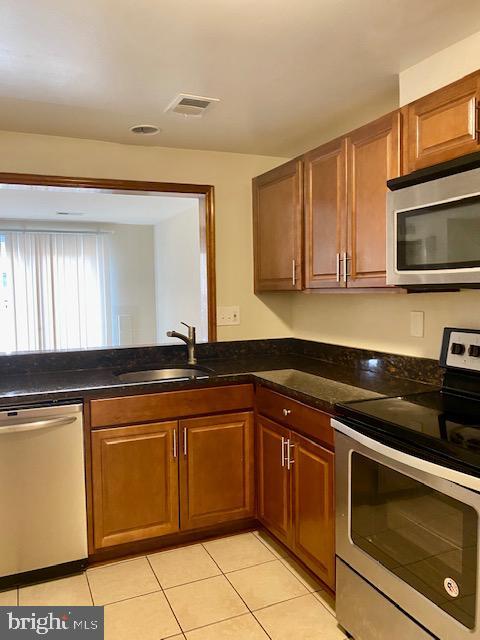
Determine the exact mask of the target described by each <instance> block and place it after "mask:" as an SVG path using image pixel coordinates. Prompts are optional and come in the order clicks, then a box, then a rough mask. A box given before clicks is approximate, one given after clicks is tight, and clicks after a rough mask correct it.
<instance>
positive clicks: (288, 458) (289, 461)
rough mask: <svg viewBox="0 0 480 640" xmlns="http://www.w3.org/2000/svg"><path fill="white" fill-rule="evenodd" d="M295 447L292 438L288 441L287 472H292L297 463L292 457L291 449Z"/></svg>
mask: <svg viewBox="0 0 480 640" xmlns="http://www.w3.org/2000/svg"><path fill="white" fill-rule="evenodd" d="M294 447H295V445H294V444H290V438H289V439H288V440H287V470H288V471H290V467H291V466H292V464H293V463H294V462H295V460H293V459H292V458H291V457H290V449H293V448H294Z"/></svg>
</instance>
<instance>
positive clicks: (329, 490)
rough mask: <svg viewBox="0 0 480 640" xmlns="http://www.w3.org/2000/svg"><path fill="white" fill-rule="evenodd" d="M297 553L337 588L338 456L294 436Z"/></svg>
mask: <svg viewBox="0 0 480 640" xmlns="http://www.w3.org/2000/svg"><path fill="white" fill-rule="evenodd" d="M292 442H293V448H291V454H290V455H291V458H293V461H294V462H293V464H292V465H291V466H292V467H293V522H294V535H293V550H294V552H295V553H296V554H297V556H298V557H299V558H300V559H301V560H302V561H303V562H304V563H305V564H306V565H307V566H308V567H310V569H311V570H312V571H313V572H314V573H316V574H317V575H318V576H319V577H320V578H321V579H322V580H323V581H324V582H325V583H326V584H328V585H329V586H330V587H332V589H334V588H335V529H334V517H335V511H334V485H333V483H334V454H333V453H332V452H331V451H328V450H327V449H324V448H323V447H321V446H319V445H317V444H315V443H313V442H311V441H309V440H306V439H305V438H302V437H301V436H297V435H293V438H292Z"/></svg>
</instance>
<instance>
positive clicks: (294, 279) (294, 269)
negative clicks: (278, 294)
mask: <svg viewBox="0 0 480 640" xmlns="http://www.w3.org/2000/svg"><path fill="white" fill-rule="evenodd" d="M296 283H297V263H296V262H295V260H292V284H293V286H295V285H296Z"/></svg>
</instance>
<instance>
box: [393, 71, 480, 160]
mask: <svg viewBox="0 0 480 640" xmlns="http://www.w3.org/2000/svg"><path fill="white" fill-rule="evenodd" d="M479 99H480V74H478V73H475V74H472V75H469V76H466V77H465V78H462V79H461V80H459V81H458V82H454V83H453V84H450V85H448V86H447V87H444V88H442V89H439V90H438V91H435V92H434V93H431V94H429V95H428V96H425V97H424V98H420V99H419V100H416V101H415V102H412V103H411V104H409V105H408V106H407V107H406V110H407V113H408V122H407V135H406V137H405V143H406V145H407V147H408V153H407V157H408V172H410V171H414V170H415V169H421V168H422V167H428V166H430V165H433V164H437V163H438V162H444V161H445V160H451V159H452V158H457V157H459V156H463V155H465V154H467V153H472V152H474V151H478V150H479V149H480V141H479V133H478V128H479V127H478V102H479Z"/></svg>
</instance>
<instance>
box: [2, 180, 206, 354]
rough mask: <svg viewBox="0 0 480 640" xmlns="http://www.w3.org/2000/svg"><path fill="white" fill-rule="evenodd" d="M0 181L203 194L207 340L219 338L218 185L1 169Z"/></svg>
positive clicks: (32, 184) (203, 252)
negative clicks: (217, 283)
mask: <svg viewBox="0 0 480 640" xmlns="http://www.w3.org/2000/svg"><path fill="white" fill-rule="evenodd" d="M0 184H18V185H27V186H41V187H64V188H69V187H70V188H75V189H91V190H92V191H95V190H98V191H102V192H105V191H106V192H108V191H142V192H145V191H153V192H156V193H175V194H180V195H182V194H185V195H200V196H204V197H205V200H204V203H205V204H204V206H203V207H200V231H201V233H200V236H201V240H200V249H201V253H202V254H203V255H204V260H205V268H206V272H207V313H208V340H209V342H215V341H216V339H217V302H216V274H215V202H214V199H215V188H214V187H213V186H212V185H206V184H184V183H176V182H147V181H143V180H115V179H110V178H78V177H71V176H51V175H41V174H31V173H1V172H0Z"/></svg>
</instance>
